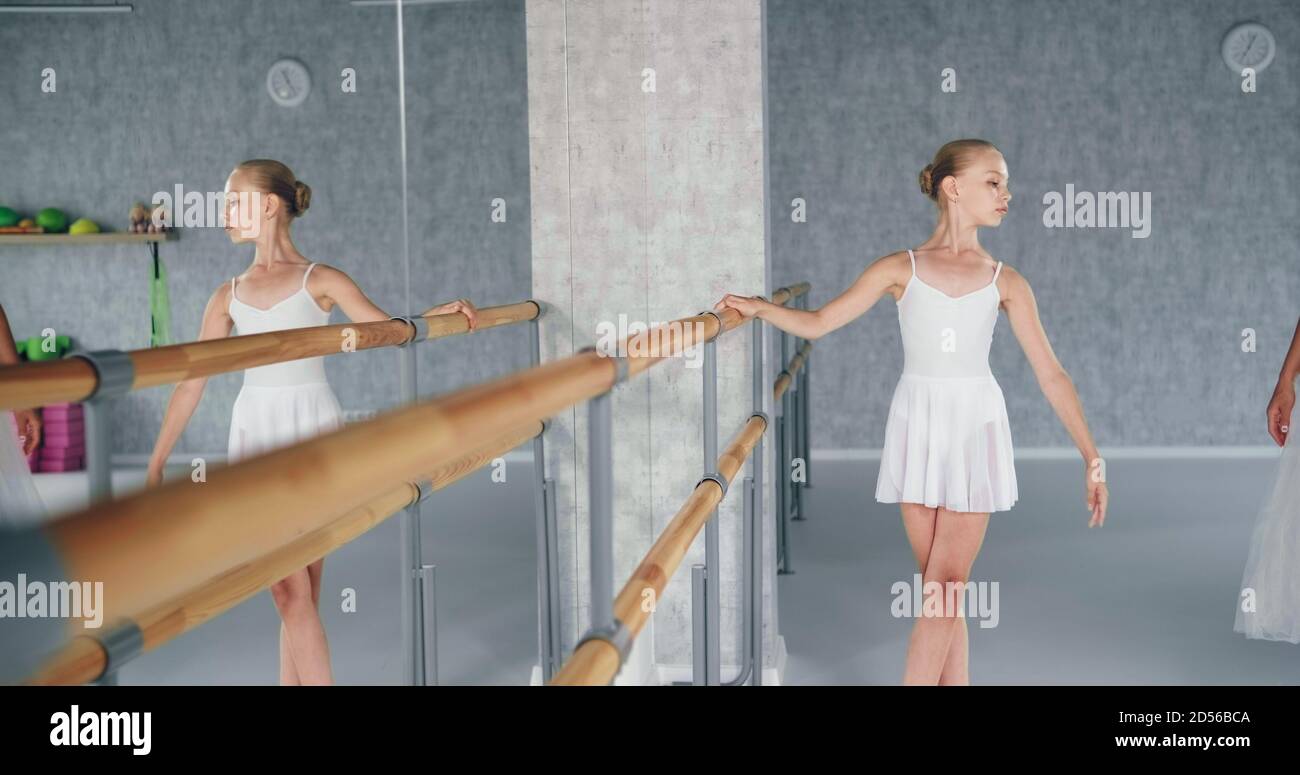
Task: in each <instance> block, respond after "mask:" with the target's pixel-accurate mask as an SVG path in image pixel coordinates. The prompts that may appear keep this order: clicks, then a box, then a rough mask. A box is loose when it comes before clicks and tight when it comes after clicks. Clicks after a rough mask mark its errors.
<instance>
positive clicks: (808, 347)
mask: <svg viewBox="0 0 1300 775" xmlns="http://www.w3.org/2000/svg"><path fill="white" fill-rule="evenodd" d="M812 347H813V345H812V342H804V343H803V347H800V348H799V352H797V353H795V356H794V357H793V358H791V359H790V364H789V365H788V366H786V367H785V371H783V372H781V376H779V377H777V378H776V382H773V383H772V398H773V399H775V400H776V401H778V402H779V401H780V400H781V396H783V395H785V391H787V390H789V389H790V383H792V382H793V381H794V377H795V375H796V374H798V373H799V369H801V368H803V365H804V363H806V362H807V360H808V353H810V352H812Z"/></svg>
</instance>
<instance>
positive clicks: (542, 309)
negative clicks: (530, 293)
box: [525, 299, 546, 320]
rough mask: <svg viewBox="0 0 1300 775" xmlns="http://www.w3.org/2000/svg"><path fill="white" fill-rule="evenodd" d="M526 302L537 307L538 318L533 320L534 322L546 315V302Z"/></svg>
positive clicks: (529, 300) (532, 300) (528, 300)
mask: <svg viewBox="0 0 1300 775" xmlns="http://www.w3.org/2000/svg"><path fill="white" fill-rule="evenodd" d="M525 301H527V302H529V303H530V304H532V305H533V306H535V307H537V317H535V318H533V320H541V318H542V315H545V314H546V302H544V301H538V300H537V299H525Z"/></svg>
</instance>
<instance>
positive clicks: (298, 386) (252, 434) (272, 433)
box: [227, 264, 343, 463]
mask: <svg viewBox="0 0 1300 775" xmlns="http://www.w3.org/2000/svg"><path fill="white" fill-rule="evenodd" d="M315 266H316V265H315V264H311V265H309V266H308V267H307V270H306V272H304V273H303V278H302V287H301V288H300V289H299V290H298V292H297V293H295V294H294V295H292V296H290V297H289V298H287V299H284V300H283V301H281V302H279V303H277V304H275V305H274V306H272V307H270V308H269V309H259V308H257V307H253V306H250V305H248V304H245V303H244V302H242V301H240V300H239V297H238V296H236V295H235V280H234V279H231V281H230V307H229V310H230V317H231V319H233V320H234V321H235V327H236V328H237V330H238V332H239V334H241V335H243V334H260V333H265V332H267V331H282V330H285V329H290V328H307V327H309V326H323V325H326V324H328V323H329V317H330V315H329V313H328V312H326V311H325V310H323V309H321V308H320V307H319V306H318V305H317V304H316V300H315V299H313V298H312V295H311V293H310V292H309V291H308V290H307V277H308V275H310V274H311V270H312V268H313V267H315ZM324 360H325V359H324V358H323V357H321V356H314V357H311V358H301V359H299V360H296V361H287V362H285V363H273V364H269V365H267V366H256V367H254V368H251V369H245V370H244V384H243V387H241V388H240V390H239V395H238V396H236V398H235V405H234V408H233V410H232V411H231V416H230V439H229V443H228V445H227V452H228V454H227V462H230V463H234V462H237V461H239V460H242V459H243V458H246V457H251V456H253V455H260V454H262V453H265V452H270V451H272V450H274V449H277V448H279V447H283V446H288V445H290V444H294V443H297V442H299V441H304V440H306V439H309V438H311V437H312V436H315V435H317V434H320V433H325V432H328V431H333V430H337V429H339V428H342V427H343V408H342V407H341V406H339V402H338V398H336V397H335V395H334V391H333V390H332V389H330V385H329V382H328V381H327V380H326V379H325V363H324Z"/></svg>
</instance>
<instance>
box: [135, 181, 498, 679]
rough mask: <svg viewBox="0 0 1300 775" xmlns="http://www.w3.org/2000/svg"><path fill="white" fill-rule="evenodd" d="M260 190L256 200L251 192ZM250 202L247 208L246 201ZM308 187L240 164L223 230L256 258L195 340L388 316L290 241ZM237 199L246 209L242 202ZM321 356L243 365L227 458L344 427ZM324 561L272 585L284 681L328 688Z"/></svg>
mask: <svg viewBox="0 0 1300 775" xmlns="http://www.w3.org/2000/svg"><path fill="white" fill-rule="evenodd" d="M253 192H256V193H257V194H258V197H257V198H256V199H253V198H252V197H250V194H251V193H253ZM250 200H251V201H255V202H256V203H257V206H256V207H249V206H248V205H247V203H248V202H249V201H250ZM310 203H311V189H310V188H309V187H308V186H307V184H305V183H303V182H301V181H299V180H298V179H297V178H296V177H295V176H294V174H293V172H292V171H290V170H289V168H288V167H286V166H285V165H283V164H281V163H280V162H277V161H271V160H269V159H253V160H250V161H246V162H244V163H242V164H240V165H239V166H238V167H236V168H235V170H234V172H232V173H231V174H230V177H229V179H228V180H227V181H226V224H227V225H226V233H227V234H229V235H230V239H231V241H232V242H234V243H235V244H244V243H252V244H253V245H254V247H255V251H254V254H253V263H252V265H251V266H249V268H248V269H247V270H246V271H245V272H244V273H243V274H241V275H238V276H237V277H234V278H232V279H231V281H230V282H228V283H222V284H221V287H219V288H218V289H217V290H216V292H215V293H213V294H212V298H211V299H209V301H208V306H207V309H206V310H205V311H204V313H203V325H202V329H201V331H200V332H199V339H200V340H204V339H216V338H220V337H224V336H229V335H230V334H231V330H232V328H233V329H236V330H237V331H238V333H239V334H240V335H244V334H257V333H262V332H266V331H276V330H283V329H287V328H302V327H306V326H323V325H326V324H327V323H328V322H329V317H330V312H331V310H332V309H333V308H334V307H335V306H336V305H337V306H338V308H339V309H341V310H343V312H344V314H346V315H347V317H348V319H349V320H351V321H353V322H356V323H365V322H371V321H378V320H388V319H389V317H390V316H389V314H388V313H387V312H384V311H383V310H382V309H380V308H379V307H377V306H376V305H375V304H374V302H372V301H370V299H368V298H367V297H366V295H365V294H364V293H362V292H361V289H360V288H358V287H357V285H356V283H354V282H353V281H352V278H350V277H348V276H347V275H346V274H344V273H343V272H342V271H340V270H338V269H335V268H334V267H331V266H327V265H325V264H317V263H313V262H310V261H308V260H307V259H306V258H305V257H303V255H302V254H301V253H299V252H298V249H297V248H296V247H295V246H294V244H293V239H292V238H291V237H290V234H289V227H290V224H292V223H293V221H294V220H295V219H296V218H298V217H299V216H301V215H302V214H303V213H304V212H306V210H307V207H308V206H309V205H310ZM241 204H242V206H241ZM448 312H461V313H463V314H464V315H465V316H466V317H467V318H468V319H469V327H470V329H471V330H472V329H474V327H475V326H476V324H477V311H476V310H475V308H474V306H473V305H472V304H470V303H469V301H467V300H465V299H458V300H456V301H453V302H449V303H447V304H442V305H439V306H436V307H432V308H430V309H428V310H425V311H424V312H423V313H421V314H423V315H430V314H443V313H448ZM323 361H324V359H323V358H322V357H320V356H316V357H312V358H302V359H299V360H296V361H290V362H287V363H275V364H269V365H266V366H258V367H255V368H250V369H246V370H245V371H244V384H243V387H242V388H241V389H240V391H239V396H238V397H237V398H236V399H235V405H234V409H233V411H232V413H231V418H230V439H229V444H228V448H227V449H228V453H229V461H230V462H231V463H234V462H237V461H239V460H242V459H244V458H247V457H249V456H252V455H257V454H261V453H264V452H269V451H271V450H273V449H276V448H278V447H282V446H285V445H288V444H293V443H295V442H298V441H301V440H304V439H307V438H310V437H311V436H314V435H316V434H318V433H325V432H328V431H331V430H334V429H337V428H339V427H341V426H342V425H343V412H342V410H341V408H340V407H339V402H338V399H337V398H335V396H334V392H333V390H331V389H330V386H329V383H328V382H327V381H326V379H325V367H324V363H323ZM206 384H207V378H206V377H200V378H195V379H192V380H187V381H185V382H181V383H180V384H178V385H177V386H176V388H175V390H174V391H173V392H172V396H171V400H170V401H169V402H168V404H167V413H166V415H165V416H164V418H163V424H162V430H161V431H160V432H159V434H158V441H157V443H156V444H155V445H154V450H153V455H152V456H151V457H150V460H149V473H148V480H149V483H150V484H151V485H153V484H157V483H158V482H160V481H162V471H163V464H164V463H165V461H166V460H167V456H168V455H169V454H170V453H171V450H172V446H173V445H174V444H175V443H176V440H177V439H178V438H179V437H180V435H181V432H182V431H183V430H184V429H185V425H186V423H188V422H189V419H190V415H191V414H193V412H194V407H195V406H196V405H197V404H198V402H199V399H200V398H202V396H203V388H204V387H205V385H206ZM323 567H324V560H323V559H322V560H317V561H316V562H314V563H312V564H311V565H309V566H308V567H306V568H303V569H302V570H300V571H297V572H295V573H293V574H291V575H290V576H288V577H287V578H285V579H283V580H281V581H279V582H276V583H275V584H273V585H272V586H271V597H272V599H273V600H274V602H275V606H276V610H277V611H279V613H280V618H281V622H282V623H281V627H280V683H281V684H282V685H297V684H316V685H320V684H329V683H332V681H333V676H332V674H331V671H330V659H329V647H328V645H327V643H326V640H325V630H324V628H323V627H322V625H321V620H320V615H319V613H318V610H317V606H318V604H319V602H320V579H321V571H322V569H323Z"/></svg>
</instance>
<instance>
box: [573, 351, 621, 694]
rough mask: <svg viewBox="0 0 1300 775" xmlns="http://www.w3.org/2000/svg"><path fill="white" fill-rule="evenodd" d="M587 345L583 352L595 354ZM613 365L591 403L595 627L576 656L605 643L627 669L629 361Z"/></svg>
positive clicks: (616, 361)
mask: <svg viewBox="0 0 1300 775" xmlns="http://www.w3.org/2000/svg"><path fill="white" fill-rule="evenodd" d="M595 349H596V348H595V347H584V348H583V349H582V351H581V352H586V351H588V350H595ZM605 357H608V358H610V359H611V360H613V361H614V368H615V373H614V383H613V385H611V386H610V389H609V390H606V391H605V392H604V393H601V394H600V395H598V396H596V397H595V398H592V399H591V400H590V401H588V402H587V455H588V460H587V466H588V496H589V501H590V509H591V624H590V628H589V629H588V630H587V633H586V634H585V635H583V637H582V638H581V639H580V640H579V641H578V643H577V644H576V645H575V646H574V651H575V652H576V651H577V650H578V649H579V648H581V647H582V644H583V643H586V642H587V641H589V640H603V641H606V642H608V643H609V644H610V645H612V646H613V647H614V648H615V650H617V651H618V654H619V669H620V670H621V669H622V665H623V662H624V660H625V659H626V658H627V653H628V650H629V649H630V648H631V637H630V633H629V631H628V629H627V627H626V626H625V625H624V624H623V622H620V621H619V620H618V619H616V618H614V421H613V408H612V407H611V402H612V400H613V398H612V397H613V392H614V388H615V387H617V386H618V385H619V384H621V383H622V382H624V381H625V380H626V379H627V372H628V362H627V358H625V357H623V356H619V355H610V356H605ZM615 677H617V674H615Z"/></svg>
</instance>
